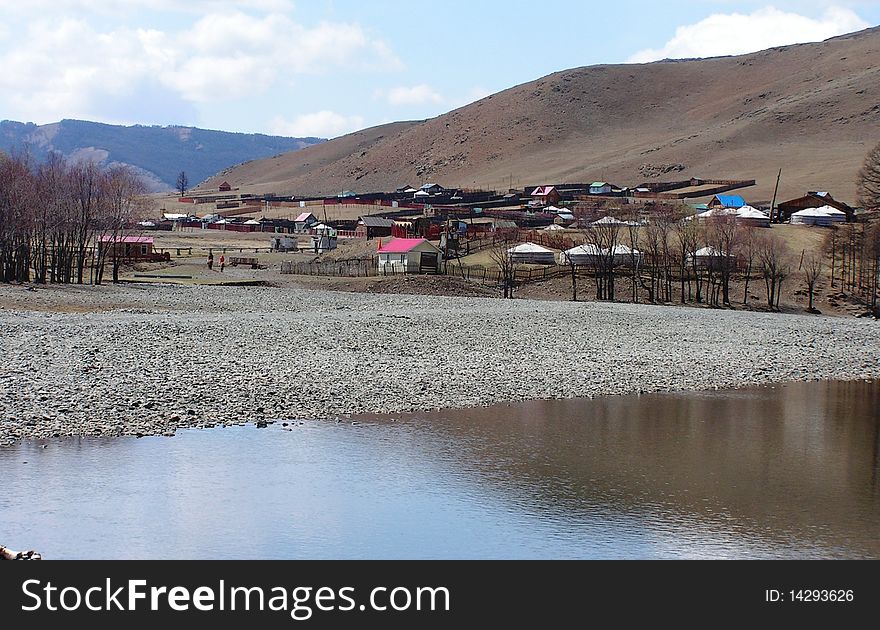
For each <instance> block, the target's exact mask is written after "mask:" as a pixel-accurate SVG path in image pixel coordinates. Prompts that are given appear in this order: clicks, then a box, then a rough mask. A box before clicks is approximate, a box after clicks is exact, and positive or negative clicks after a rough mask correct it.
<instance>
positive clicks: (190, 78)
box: [0, 0, 401, 122]
mask: <svg viewBox="0 0 880 630" xmlns="http://www.w3.org/2000/svg"><path fill="white" fill-rule="evenodd" d="M274 1H275V0H253V1H252V2H249V3H246V2H236V3H235V4H236V5H239V6H240V5H244V4H249V5H253V6H257V5H263V4H266V5H267V6H268V4H267V2H268V3H269V4H271V3H273V2H274ZM141 3H142V4H145V5H146V4H151V3H149V2H147V0H142V1H141ZM152 4H160V3H158V2H156V3H152ZM211 4H217V3H211ZM227 4H229V3H227ZM7 41H9V43H10V44H11V45H6V46H5V49H3V50H0V67H2V68H3V72H2V73H0V109H2V110H4V115H6V116H8V117H16V118H25V119H27V120H33V121H35V122H50V121H54V120H57V119H59V118H61V117H72V116H76V117H83V118H87V117H100V116H101V113H102V112H104V111H106V109H108V108H112V106H113V102H112V101H113V99H117V100H118V99H125V98H127V95H131V94H132V93H134V92H137V91H139V90H143V86H144V85H150V86H152V87H153V88H154V89H155V90H160V91H161V92H162V93H164V94H166V95H167V100H168V101H184V102H186V103H190V104H192V103H199V102H217V101H228V100H230V99H235V98H237V97H240V98H253V97H255V96H259V95H261V94H264V93H266V92H267V91H268V90H269V89H270V88H272V87H273V86H275V85H277V84H278V83H279V82H281V81H283V82H284V84H285V86H287V85H289V84H290V82H291V79H292V77H293V76H295V75H302V74H324V73H328V72H334V71H341V70H347V71H377V70H378V71H383V70H389V69H398V68H399V67H400V66H401V62H400V60H399V59H397V57H395V55H394V54H393V52H392V51H391V50H390V48H389V47H388V46H387V45H386V44H384V43H383V42H379V41H375V40H374V39H373V38H371V37H370V35H369V34H368V33H366V32H365V31H364V29H363V28H361V27H360V26H359V25H357V24H347V23H321V24H318V25H316V26H314V27H306V26H303V25H301V24H298V23H296V22H294V21H293V20H291V19H290V18H288V17H287V16H285V15H281V14H276V13H272V14H268V15H264V16H260V17H255V16H252V15H249V14H246V13H242V12H235V11H232V12H226V13H219V14H208V15H205V16H203V17H201V18H200V19H199V20H198V21H197V22H195V23H194V24H192V25H190V26H188V27H184V28H182V29H181V30H179V31H160V30H145V29H132V28H127V27H118V28H115V29H112V30H103V31H102V30H97V29H96V28H94V27H93V26H92V25H90V24H89V23H88V22H86V21H85V20H83V19H75V18H60V19H59V18H53V19H52V20H48V19H42V20H30V21H29V23H28V28H27V29H26V30H25V31H24V32H23V33H21V34H20V35H19V37H18V39H17V41H11V40H7ZM108 99H109V100H108Z"/></svg>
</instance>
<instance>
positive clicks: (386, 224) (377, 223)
mask: <svg viewBox="0 0 880 630" xmlns="http://www.w3.org/2000/svg"><path fill="white" fill-rule="evenodd" d="M361 223H363V224H364V225H365V226H367V227H375V228H390V227H394V221H392V220H391V219H383V218H382V217H361Z"/></svg>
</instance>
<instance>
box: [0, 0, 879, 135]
mask: <svg viewBox="0 0 880 630" xmlns="http://www.w3.org/2000/svg"><path fill="white" fill-rule="evenodd" d="M877 24H880V0H875V1H867V2H866V1H861V2H859V1H855V2H847V1H845V0H844V1H837V2H822V1H811V0H807V1H801V2H788V1H777V2H773V3H767V2H747V1H734V0H706V1H699V2H697V1H676V0H668V1H667V2H662V3H660V2H634V1H630V0H618V1H617V2H613V3H605V2H583V1H577V0H542V1H541V2H526V1H524V0H508V1H506V2H489V1H480V0H467V1H466V0H448V1H443V2H440V1H428V0H407V1H404V0H384V1H383V0H374V1H371V2H367V1H365V0H361V1H355V0H313V1H304V0H299V1H291V0H188V1H186V2H183V1H181V0H14V1H10V0H0V67H2V68H3V72H2V73H0V118H7V119H13V120H23V121H33V122H36V123H40V124H43V123H48V122H54V121H57V120H60V119H61V118H81V119H88V120H98V121H103V122H111V123H123V124H134V123H139V124H161V125H167V124H182V125H196V126H200V127H205V128H211V129H223V130H228V131H244V132H260V133H270V134H281V135H297V136H305V135H316V136H330V137H332V136H336V135H340V134H343V133H346V132H349V131H352V130H355V129H358V128H363V127H366V126H372V125H376V124H381V123H384V122H390V121H394V120H404V119H421V118H427V117H431V116H435V115H438V114H441V113H443V112H446V111H449V110H451V109H454V108H456V107H459V106H461V105H464V104H466V103H468V102H472V101H474V100H477V99H479V98H481V97H483V96H485V95H488V94H490V93H493V92H497V91H499V90H503V89H505V88H508V87H511V86H513V85H517V84H520V83H523V82H526V81H531V80H533V79H536V78H538V77H541V76H544V75H546V74H550V73H552V72H555V71H558V70H563V69H566V68H572V67H577V66H583V65H591V64H599V63H628V62H647V61H651V60H655V59H660V58H664V57H675V58H681V57H706V56H713V55H721V54H739V53H744V52H750V51H753V50H760V49H763V48H767V47H770V46H776V45H782V44H787V43H796V42H803V41H818V40H821V39H825V38H827V37H831V36H834V35H837V34H841V33H844V32H849V31H852V30H858V29H861V28H865V27H867V26H873V25H877Z"/></svg>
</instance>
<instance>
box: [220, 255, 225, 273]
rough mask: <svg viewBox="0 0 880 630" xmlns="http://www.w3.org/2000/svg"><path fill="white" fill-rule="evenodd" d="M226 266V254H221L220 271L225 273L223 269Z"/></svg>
mask: <svg viewBox="0 0 880 630" xmlns="http://www.w3.org/2000/svg"><path fill="white" fill-rule="evenodd" d="M225 268H226V256H224V255H223V254H220V273H223V269H225Z"/></svg>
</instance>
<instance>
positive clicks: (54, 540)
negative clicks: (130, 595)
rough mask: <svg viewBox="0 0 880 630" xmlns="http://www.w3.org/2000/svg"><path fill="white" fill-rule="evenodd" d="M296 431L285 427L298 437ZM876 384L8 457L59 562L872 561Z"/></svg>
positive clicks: (37, 529)
mask: <svg viewBox="0 0 880 630" xmlns="http://www.w3.org/2000/svg"><path fill="white" fill-rule="evenodd" d="M289 429H292V430H289ZM878 466H880V382H873V383H868V382H858V383H809V384H792V385H785V386H776V387H768V388H756V389H748V390H736V391H723V392H722V391H719V392H710V393H696V394H695V393H682V394H663V395H648V396H633V397H618V398H603V399H596V400H578V401H541V402H530V403H525V404H516V405H509V406H500V407H494V408H491V409H477V410H466V411H443V412H433V413H422V414H414V415H408V416H397V417H392V418H386V417H372V418H360V419H358V421H357V423H356V424H352V422H351V421H345V422H342V423H335V422H323V421H322V422H317V421H311V422H305V423H303V424H297V425H296V426H293V427H288V430H285V429H284V428H283V427H281V426H280V425H274V426H271V427H270V428H268V429H256V428H253V427H244V428H225V429H223V428H220V429H215V430H210V431H197V430H192V431H182V432H179V433H178V435H177V436H176V437H174V438H145V439H140V440H139V439H134V438H115V439H67V440H53V441H48V442H26V443H22V444H19V445H16V446H12V447H7V448H0V479H2V482H0V487H2V492H0V543H2V544H5V545H8V546H10V547H12V548H34V549H37V550H39V551H40V552H42V553H43V554H44V556H45V557H47V558H259V559H264V558H279V559H287V558H297V559H298V558H303V559H305V558H309V559H320V558H337V559H344V558H377V559H390V558H547V559H553V558H880V490H878V483H880V479H878Z"/></svg>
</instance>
